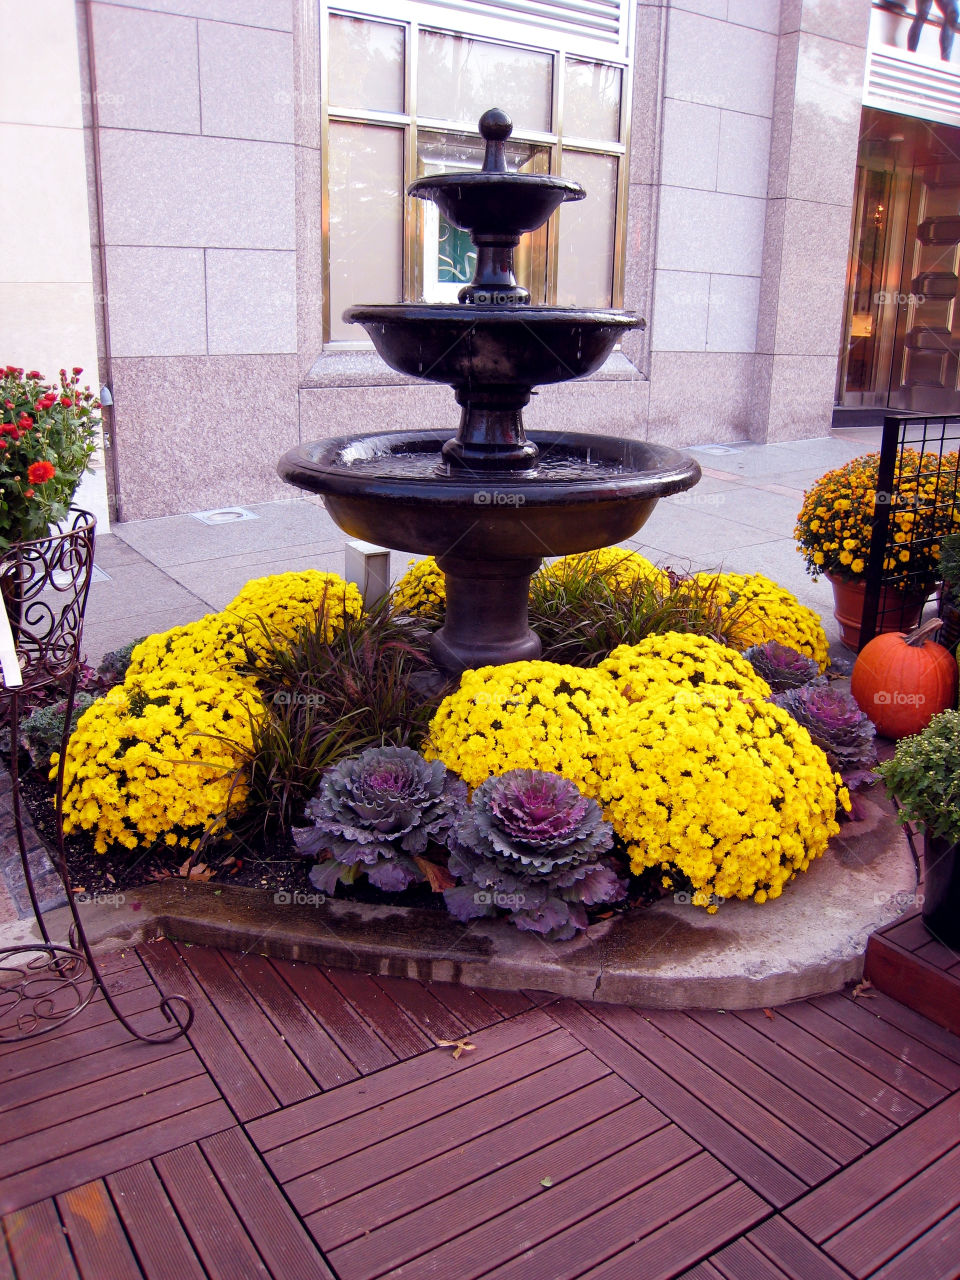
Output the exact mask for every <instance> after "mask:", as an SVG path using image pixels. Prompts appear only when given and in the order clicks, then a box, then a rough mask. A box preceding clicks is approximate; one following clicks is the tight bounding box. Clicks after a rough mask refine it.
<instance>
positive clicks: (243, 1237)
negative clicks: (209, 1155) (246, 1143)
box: [153, 1144, 270, 1280]
mask: <svg viewBox="0 0 960 1280" xmlns="http://www.w3.org/2000/svg"><path fill="white" fill-rule="evenodd" d="M153 1163H154V1166H155V1167H156V1170H157V1172H158V1173H159V1174H160V1177H161V1178H162V1179H163V1185H164V1187H165V1188H166V1191H167V1195H168V1196H169V1197H170V1202H171V1204H172V1205H173V1207H174V1208H175V1209H176V1211H177V1217H178V1218H179V1219H180V1221H181V1222H182V1223H183V1225H184V1227H185V1228H186V1231H187V1234H188V1235H189V1236H190V1239H191V1240H192V1242H193V1247H194V1249H195V1250H196V1252H197V1254H198V1256H199V1257H200V1260H201V1262H202V1263H203V1265H204V1266H205V1267H206V1269H207V1271H208V1272H209V1273H210V1275H211V1276H217V1277H219V1276H223V1277H225V1278H226V1277H228V1276H230V1277H232V1276H237V1277H240V1276H242V1277H243V1280H256V1278H257V1277H262V1278H263V1280H270V1272H269V1271H268V1269H267V1267H266V1264H265V1263H264V1261H263V1259H262V1258H261V1257H260V1254H259V1253H258V1252H257V1250H256V1249H255V1248H254V1245H253V1242H252V1241H251V1239H250V1237H249V1236H248V1235H247V1232H246V1230H245V1229H244V1226H243V1223H242V1222H241V1221H240V1219H239V1218H238V1217H237V1215H236V1213H235V1211H234V1208H233V1206H232V1205H231V1204H230V1201H229V1200H228V1199H227V1198H226V1196H225V1195H224V1192H223V1188H222V1187H221V1186H220V1183H219V1182H218V1181H217V1178H216V1175H215V1174H214V1172H213V1170H212V1169H211V1168H210V1166H209V1165H208V1164H207V1162H206V1160H205V1159H204V1158H203V1155H202V1153H201V1152H200V1150H199V1148H198V1147H196V1146H195V1145H194V1144H191V1145H189V1146H184V1147H177V1148H176V1150H174V1151H168V1152H166V1153H165V1154H164V1155H162V1156H157V1157H156V1159H155V1160H154V1162H153Z"/></svg>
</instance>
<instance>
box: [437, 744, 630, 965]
mask: <svg viewBox="0 0 960 1280" xmlns="http://www.w3.org/2000/svg"><path fill="white" fill-rule="evenodd" d="M612 843H613V829H612V828H611V826H610V824H609V823H607V822H604V821H603V815H602V814H601V812H600V807H599V805H598V804H597V803H596V801H595V800H590V799H588V798H587V797H586V796H584V795H583V794H582V793H581V792H580V790H579V788H578V787H577V786H576V785H575V784H574V783H572V782H570V781H569V780H568V779H566V778H561V777H559V776H558V775H557V774H555V773H543V772H540V771H539V770H535V769H512V770H511V771H510V772H509V773H505V774H503V775H502V776H501V777H497V778H488V779H487V781H486V782H483V783H481V785H480V786H479V787H477V789H476V791H475V792H474V793H473V800H472V803H471V806H470V808H469V809H468V810H466V811H465V812H464V813H463V815H462V817H461V819H460V822H459V823H458V825H457V827H456V829H455V830H453V831H452V832H451V834H450V837H449V844H450V849H451V853H450V860H449V864H448V870H449V871H450V873H451V875H454V876H456V877H457V878H458V879H459V880H460V881H461V883H460V884H459V885H457V886H456V887H455V888H453V889H447V890H446V891H445V892H444V898H445V900H446V903H447V908H448V910H449V911H450V913H451V915H453V916H454V917H455V918H456V919H458V920H463V921H466V920H472V919H475V918H476V917H478V916H494V915H496V914H497V912H498V909H506V910H507V911H508V912H509V915H508V917H507V918H508V919H509V920H510V921H511V923H512V924H515V925H516V926H517V928H518V929H524V930H529V931H532V932H534V933H540V934H543V935H545V936H547V937H549V938H551V939H556V940H560V939H563V938H572V937H573V936H574V935H575V934H576V933H578V932H579V931H580V930H581V929H585V928H586V927H587V923H588V921H587V913H586V909H585V908H586V907H588V906H593V905H596V904H599V903H604V902H613V901H616V899H617V898H621V897H623V894H624V892H625V889H626V885H625V883H624V882H623V881H622V880H621V879H620V878H619V877H618V875H617V873H616V871H615V870H614V869H613V867H612V866H611V865H610V864H609V863H608V862H607V861H605V860H602V859H601V857H600V855H601V854H603V853H605V852H606V851H607V850H608V849H609V848H610V846H611V845H612Z"/></svg>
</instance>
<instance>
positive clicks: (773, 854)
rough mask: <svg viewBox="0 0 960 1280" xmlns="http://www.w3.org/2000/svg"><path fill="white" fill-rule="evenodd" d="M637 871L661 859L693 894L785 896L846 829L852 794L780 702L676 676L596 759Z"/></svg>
mask: <svg viewBox="0 0 960 1280" xmlns="http://www.w3.org/2000/svg"><path fill="white" fill-rule="evenodd" d="M594 778H595V782H594V787H593V791H592V794H594V795H596V796H597V798H598V800H599V801H600V804H601V806H602V808H603V811H604V815H605V817H606V818H607V819H608V820H609V821H610V822H611V823H612V824H613V827H614V830H615V831H616V833H617V835H618V836H620V838H621V839H622V840H623V841H624V842H625V843H626V844H627V846H628V853H629V856H630V866H631V869H632V870H633V871H634V872H635V873H636V874H638V875H639V874H641V873H642V872H644V871H645V870H646V869H647V868H650V867H660V868H661V869H662V871H663V872H664V878H665V879H668V880H670V881H675V882H679V883H682V884H690V885H691V886H692V888H693V902H694V903H695V904H696V905H698V906H705V907H707V909H708V910H709V911H714V910H716V900H717V899H726V898H753V899H754V901H755V902H758V903H762V902H766V901H767V899H768V898H776V897H778V896H779V895H780V894H781V892H782V891H783V887H784V885H785V884H786V883H787V881H788V880H790V879H791V877H792V876H794V875H795V874H796V873H797V872H798V871H806V869H807V867H808V866H809V865H810V862H811V861H812V860H813V859H814V858H817V857H819V856H820V855H821V854H822V853H823V852H824V850H825V849H826V847H827V844H828V842H829V840H830V838H831V836H833V835H835V834H836V833H837V831H838V830H839V826H838V824H837V821H836V813H837V806H838V803H839V804H841V805H842V806H843V807H844V808H846V807H847V806H848V805H849V798H848V796H847V793H846V790H845V789H844V788H843V786H842V783H841V780H840V778H839V776H837V775H835V774H834V772H833V770H832V769H831V768H830V765H829V763H828V762H827V758H826V756H825V755H824V753H823V752H822V751H821V750H820V749H819V748H818V747H816V746H814V744H813V743H812V742H811V740H810V735H809V734H808V733H807V731H806V730H805V729H803V728H801V727H800V726H799V725H798V724H797V723H796V721H795V720H794V719H793V718H792V717H791V716H790V715H789V714H788V713H787V712H786V711H784V710H783V709H782V708H781V707H777V706H774V705H773V704H772V703H770V702H765V701H762V700H753V699H747V698H737V697H731V698H730V699H729V701H728V702H727V704H726V705H725V706H723V707H721V706H719V705H717V704H716V703H715V702H714V701H713V700H712V699H706V700H702V699H699V698H695V697H693V696H692V695H688V696H687V697H678V696H677V690H676V687H675V684H674V683H673V681H672V679H671V678H670V677H669V676H668V675H665V676H663V677H662V678H661V680H660V682H659V687H657V686H656V685H649V686H648V687H647V689H646V691H645V696H644V698H643V699H642V700H641V701H638V702H636V703H634V704H633V705H632V706H631V707H629V709H628V710H627V711H625V712H624V713H623V714H621V715H619V716H617V717H615V718H614V719H613V721H612V722H611V724H610V727H609V732H608V733H607V734H606V735H605V738H604V742H603V746H602V750H601V751H600V753H599V755H598V757H597V760H596V763H595V767H594Z"/></svg>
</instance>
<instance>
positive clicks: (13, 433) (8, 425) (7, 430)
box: [0, 422, 20, 440]
mask: <svg viewBox="0 0 960 1280" xmlns="http://www.w3.org/2000/svg"><path fill="white" fill-rule="evenodd" d="M0 436H10V437H12V439H14V440H19V439H20V432H19V430H18V429H17V428H16V427H15V426H14V425H13V423H12V422H5V423H4V424H3V426H2V427H0Z"/></svg>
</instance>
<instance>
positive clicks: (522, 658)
mask: <svg viewBox="0 0 960 1280" xmlns="http://www.w3.org/2000/svg"><path fill="white" fill-rule="evenodd" d="M437 564H438V565H439V566H440V568H441V569H442V570H443V572H444V575H445V580H446V597H447V599H446V616H445V619H444V623H443V626H442V627H441V628H440V630H439V631H438V632H437V633H436V635H435V636H434V637H433V639H432V641H431V642H430V656H431V657H432V658H433V660H434V662H435V663H436V664H437V666H438V667H442V668H443V670H444V671H449V672H451V673H452V674H456V675H459V673H460V672H461V671H465V670H466V669H467V668H469V667H487V666H491V665H496V664H498V663H502V662H531V661H532V660H533V659H534V658H539V657H540V639H539V637H538V636H537V635H536V634H535V632H533V631H531V629H530V623H529V620H528V615H527V598H528V595H529V591H530V579H531V578H532V577H533V575H534V574H535V573H536V571H537V569H538V568H539V567H540V556H526V557H523V558H522V559H518V560H492V561H488V560H462V559H459V558H458V557H457V556H438V557H437Z"/></svg>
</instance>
